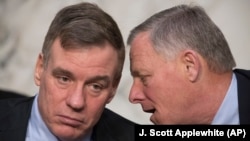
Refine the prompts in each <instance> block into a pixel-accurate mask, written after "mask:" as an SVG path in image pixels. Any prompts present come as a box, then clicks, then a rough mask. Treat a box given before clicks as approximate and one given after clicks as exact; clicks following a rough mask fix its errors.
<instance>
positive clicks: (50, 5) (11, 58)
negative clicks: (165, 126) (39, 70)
mask: <svg viewBox="0 0 250 141" xmlns="http://www.w3.org/2000/svg"><path fill="white" fill-rule="evenodd" d="M82 1H88V2H92V3H96V4H97V5H99V6H100V7H101V8H102V9H103V10H105V11H106V12H107V13H109V14H110V15H111V16H112V17H113V18H114V19H115V20H116V21H117V23H118V25H119V27H120V29H121V32H122V34H123V37H124V42H126V40H127V36H128V34H129V32H130V30H131V29H132V28H133V27H135V26H136V25H138V24H139V23H141V22H143V21H144V20H145V19H146V18H148V17H149V16H151V15H153V14H154V13H156V12H159V11H161V10H163V9H166V8H170V7H172V6H175V5H177V4H182V3H185V4H190V3H192V4H198V5H201V6H203V7H204V8H205V10H206V11H207V13H208V15H209V16H210V17H211V18H212V20H213V21H214V22H215V23H216V24H217V25H218V26H219V28H220V29H221V30H222V32H223V33H224V35H225V37H226V39H227V41H228V43H229V45H230V48H231V51H232V53H233V56H234V57H235V60H236V63H237V68H244V69H250V63H249V62H250V55H249V54H250V0H237V1H236V0H42V1H41V0H0V88H1V89H6V90H12V91H17V92H20V93H23V94H25V95H30V96H32V95H35V94H36V93H37V91H38V87H37V86H35V84H34V81H33V72H34V66H35V63H36V59H37V56H38V53H40V51H41V48H42V44H43V40H44V37H45V34H46V32H47V30H48V27H49V25H50V23H51V21H52V19H53V18H54V16H55V14H56V12H58V11H59V10H60V9H61V8H63V7H65V6H67V5H71V4H75V3H78V2H82ZM128 51H129V48H128V47H127V56H126V57H127V58H126V60H125V66H124V70H123V76H122V80H121V83H120V85H119V88H118V91H117V94H116V96H115V98H114V99H113V101H112V102H111V103H110V104H108V105H107V107H108V108H110V109H112V110H113V111H115V112H117V113H119V114H121V115H123V116H124V117H126V118H128V119H130V120H133V121H135V122H137V123H140V124H152V123H151V122H150V121H149V116H150V115H148V114H146V113H143V111H142V110H141V107H140V105H134V104H131V103H129V101H128V95H129V89H130V87H131V84H132V77H131V76H130V72H129V58H128ZM225 63H226V62H225Z"/></svg>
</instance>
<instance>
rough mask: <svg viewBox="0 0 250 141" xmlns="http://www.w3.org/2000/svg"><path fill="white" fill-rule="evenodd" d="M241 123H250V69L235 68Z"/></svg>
mask: <svg viewBox="0 0 250 141" xmlns="http://www.w3.org/2000/svg"><path fill="white" fill-rule="evenodd" d="M234 73H235V74H236V78H237V84H238V103H239V116H240V124H250V70H242V69H235V70H234Z"/></svg>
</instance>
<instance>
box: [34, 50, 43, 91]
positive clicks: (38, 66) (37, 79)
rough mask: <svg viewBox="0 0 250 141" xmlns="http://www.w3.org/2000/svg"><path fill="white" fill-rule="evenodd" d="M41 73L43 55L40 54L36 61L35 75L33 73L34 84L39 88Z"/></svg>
mask: <svg viewBox="0 0 250 141" xmlns="http://www.w3.org/2000/svg"><path fill="white" fill-rule="evenodd" d="M43 71H44V62H43V54H42V53H40V54H39V55H38V58H37V61H36V66H35V73H34V79H35V84H36V85H37V86H40V82H41V76H42V73H43Z"/></svg>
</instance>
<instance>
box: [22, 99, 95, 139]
mask: <svg viewBox="0 0 250 141" xmlns="http://www.w3.org/2000/svg"><path fill="white" fill-rule="evenodd" d="M37 99H38V95H36V96H35V99H34V102H33V105H32V109H31V116H30V119H29V123H28V129H27V133H26V140H25V141H58V139H57V138H56V137H55V136H54V135H53V134H52V133H51V132H50V130H49V129H48V128H47V126H46V125H45V123H44V121H43V120H42V118H41V115H40V113H39V110H38V103H37ZM90 138H91V135H90V134H89V135H88V136H87V137H86V138H84V139H83V140H82V141H90Z"/></svg>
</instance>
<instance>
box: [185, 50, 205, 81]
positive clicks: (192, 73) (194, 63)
mask: <svg viewBox="0 0 250 141" xmlns="http://www.w3.org/2000/svg"><path fill="white" fill-rule="evenodd" d="M181 59H182V62H183V64H184V68H183V69H184V73H185V75H186V76H187V78H188V79H189V81H191V82H195V81H197V79H198V78H199V74H200V71H201V62H200V58H199V55H198V53H197V52H195V51H193V50H185V51H184V52H183V53H182V56H181Z"/></svg>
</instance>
